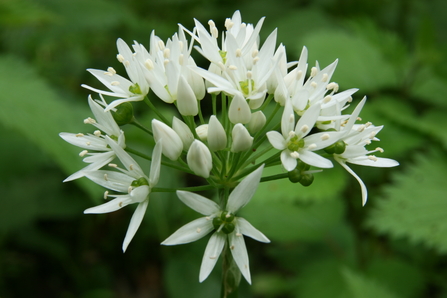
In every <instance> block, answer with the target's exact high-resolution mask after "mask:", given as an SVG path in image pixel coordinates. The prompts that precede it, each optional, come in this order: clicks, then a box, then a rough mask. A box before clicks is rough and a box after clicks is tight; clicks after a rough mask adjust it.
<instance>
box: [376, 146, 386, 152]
mask: <svg viewBox="0 0 447 298" xmlns="http://www.w3.org/2000/svg"><path fill="white" fill-rule="evenodd" d="M376 151H379V152H380V153H383V152H384V151H385V150H383V148H380V147H377V148H376Z"/></svg>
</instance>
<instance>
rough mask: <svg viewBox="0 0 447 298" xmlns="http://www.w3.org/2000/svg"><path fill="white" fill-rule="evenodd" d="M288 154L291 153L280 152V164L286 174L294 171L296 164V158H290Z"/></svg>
mask: <svg viewBox="0 0 447 298" xmlns="http://www.w3.org/2000/svg"><path fill="white" fill-rule="evenodd" d="M290 154H291V152H290V150H289V149H286V150H284V151H283V152H281V163H282V165H283V167H284V168H285V169H286V170H287V171H288V172H290V171H292V170H294V169H295V168H296V164H297V161H296V158H294V157H292V156H291V155H290Z"/></svg>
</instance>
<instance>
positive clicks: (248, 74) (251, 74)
mask: <svg viewBox="0 0 447 298" xmlns="http://www.w3.org/2000/svg"><path fill="white" fill-rule="evenodd" d="M252 77H253V72H252V71H251V70H249V71H247V79H249V80H250V79H251V78H252Z"/></svg>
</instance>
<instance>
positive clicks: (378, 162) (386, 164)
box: [347, 155, 399, 168]
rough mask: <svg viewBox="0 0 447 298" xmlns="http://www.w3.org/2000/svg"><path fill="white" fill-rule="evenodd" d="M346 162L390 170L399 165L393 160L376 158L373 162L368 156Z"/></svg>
mask: <svg viewBox="0 0 447 298" xmlns="http://www.w3.org/2000/svg"><path fill="white" fill-rule="evenodd" d="M347 162H349V163H353V164H356V165H361V166H369V167H378V168H391V167H396V166H398V165H399V163H398V162H397V161H395V160H394V159H390V158H383V157H376V159H375V160H372V159H369V158H368V155H366V156H361V157H357V158H350V159H348V160H347Z"/></svg>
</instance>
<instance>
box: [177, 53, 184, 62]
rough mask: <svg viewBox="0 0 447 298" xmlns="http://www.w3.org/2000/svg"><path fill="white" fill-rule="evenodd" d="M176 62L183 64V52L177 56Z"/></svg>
mask: <svg viewBox="0 0 447 298" xmlns="http://www.w3.org/2000/svg"><path fill="white" fill-rule="evenodd" d="M178 63H179V64H180V65H183V54H180V56H179V57H178Z"/></svg>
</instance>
